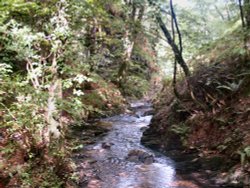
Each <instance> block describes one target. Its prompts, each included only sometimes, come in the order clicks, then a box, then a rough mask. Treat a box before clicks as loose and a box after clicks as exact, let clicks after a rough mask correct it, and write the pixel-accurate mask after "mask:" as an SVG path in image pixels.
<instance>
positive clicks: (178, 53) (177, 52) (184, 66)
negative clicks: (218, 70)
mask: <svg viewBox="0 0 250 188" xmlns="http://www.w3.org/2000/svg"><path fill="white" fill-rule="evenodd" d="M156 19H157V22H158V23H159V25H160V27H161V29H162V31H163V33H164V35H165V37H166V39H167V41H168V44H169V45H170V46H171V48H172V50H173V52H174V56H175V59H176V61H177V62H178V64H179V65H180V66H181V68H182V69H183V71H184V73H185V76H186V77H189V76H190V71H189V68H188V66H187V64H186V62H185V61H184V59H183V57H182V54H181V51H180V50H179V48H178V46H177V45H176V44H175V42H174V41H173V38H172V37H171V34H170V32H169V31H168V29H167V27H166V26H165V24H164V23H163V20H162V18H161V17H160V15H157V16H156Z"/></svg>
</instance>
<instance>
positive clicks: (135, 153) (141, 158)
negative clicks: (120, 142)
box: [126, 150, 154, 164]
mask: <svg viewBox="0 0 250 188" xmlns="http://www.w3.org/2000/svg"><path fill="white" fill-rule="evenodd" d="M126 159H127V160H128V161H131V162H141V163H144V164H151V163H153V162H154V156H153V155H152V154H150V153H147V152H145V151H142V150H131V151H130V152H129V153H128V155H127V157H126Z"/></svg>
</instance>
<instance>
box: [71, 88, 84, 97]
mask: <svg viewBox="0 0 250 188" xmlns="http://www.w3.org/2000/svg"><path fill="white" fill-rule="evenodd" d="M73 94H74V95H76V96H78V97H79V96H82V95H84V93H83V92H82V91H81V90H76V89H74V90H73Z"/></svg>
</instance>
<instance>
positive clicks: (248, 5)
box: [244, 0, 250, 28]
mask: <svg viewBox="0 0 250 188" xmlns="http://www.w3.org/2000/svg"><path fill="white" fill-rule="evenodd" d="M244 13H245V19H246V27H247V28H250V0H245V1H244Z"/></svg>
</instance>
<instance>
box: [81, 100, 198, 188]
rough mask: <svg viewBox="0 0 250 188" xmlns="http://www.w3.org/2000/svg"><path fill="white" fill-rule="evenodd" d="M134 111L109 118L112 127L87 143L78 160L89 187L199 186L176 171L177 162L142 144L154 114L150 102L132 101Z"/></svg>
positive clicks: (85, 182)
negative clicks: (95, 140) (182, 177)
mask: <svg viewBox="0 0 250 188" xmlns="http://www.w3.org/2000/svg"><path fill="white" fill-rule="evenodd" d="M131 109H133V111H134V114H132V115H131V114H122V115H117V116H113V117H110V118H106V119H104V120H103V121H105V122H110V123H112V128H111V130H110V131H109V132H108V133H107V134H106V135H105V136H104V137H102V138H100V139H99V140H98V141H97V142H96V143H94V144H90V145H87V146H85V148H84V152H83V153H82V154H81V155H83V157H84V159H83V160H82V161H80V162H79V161H78V163H79V164H80V165H79V166H80V167H79V168H80V169H81V172H80V174H81V176H82V177H84V178H85V181H82V183H80V184H79V185H80V186H79V187H87V188H171V187H173V188H185V187H188V188H199V187H200V186H198V185H197V184H195V183H193V182H192V181H184V180H182V179H181V177H179V176H178V175H177V174H176V170H175V169H176V168H175V163H174V161H173V160H171V159H170V158H168V157H166V156H164V155H162V154H161V153H158V152H155V151H152V150H150V149H148V148H146V147H144V146H143V145H141V144H140V139H141V136H142V133H143V131H144V130H145V129H146V128H147V126H148V125H149V123H150V120H151V118H152V116H151V115H147V112H149V111H150V110H151V106H150V104H149V103H145V102H135V103H131Z"/></svg>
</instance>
